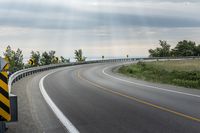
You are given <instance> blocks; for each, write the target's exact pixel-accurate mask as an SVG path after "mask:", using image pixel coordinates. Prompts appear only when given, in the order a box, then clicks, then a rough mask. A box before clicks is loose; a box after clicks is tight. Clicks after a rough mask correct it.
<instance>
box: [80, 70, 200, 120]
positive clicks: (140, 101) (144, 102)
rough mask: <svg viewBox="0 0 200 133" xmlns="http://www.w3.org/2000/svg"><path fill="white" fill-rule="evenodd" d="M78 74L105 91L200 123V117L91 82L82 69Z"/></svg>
mask: <svg viewBox="0 0 200 133" xmlns="http://www.w3.org/2000/svg"><path fill="white" fill-rule="evenodd" d="M77 76H78V78H79V79H81V80H84V81H86V82H88V83H89V84H91V85H93V86H95V87H98V88H100V89H102V90H104V91H107V92H110V93H113V94H116V95H118V96H122V97H125V98H128V99H130V100H134V101H136V102H138V103H141V104H144V105H147V106H151V107H154V108H156V109H159V110H163V111H166V112H169V113H172V114H175V115H177V116H181V117H184V118H186V119H189V120H192V121H196V122H199V123H200V119H199V118H195V117H192V116H189V115H186V114H183V113H180V112H177V111H174V110H171V109H168V108H165V107H161V106H159V105H155V104H153V103H150V102H147V101H144V100H141V99H138V98H136V97H132V96H128V95H126V94H123V93H120V92H117V91H114V90H111V89H108V88H106V87H103V86H101V85H98V84H96V83H94V82H91V81H89V80H88V79H85V78H83V77H82V76H81V74H80V71H78V73H77Z"/></svg>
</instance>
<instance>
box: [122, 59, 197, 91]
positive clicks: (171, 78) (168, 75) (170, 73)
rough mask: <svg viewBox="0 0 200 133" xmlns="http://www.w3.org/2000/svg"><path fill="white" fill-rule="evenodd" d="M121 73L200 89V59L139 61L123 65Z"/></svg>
mask: <svg viewBox="0 0 200 133" xmlns="http://www.w3.org/2000/svg"><path fill="white" fill-rule="evenodd" d="M118 72H119V73H122V74H125V75H127V76H131V77H134V78H138V79H142V80H147V81H151V82H159V83H166V84H173V85H178V86H184V87H187V88H196V89H200V60H199V59H193V60H181V61H157V62H146V63H144V62H138V63H137V64H132V65H128V66H122V67H121V68H119V70H118Z"/></svg>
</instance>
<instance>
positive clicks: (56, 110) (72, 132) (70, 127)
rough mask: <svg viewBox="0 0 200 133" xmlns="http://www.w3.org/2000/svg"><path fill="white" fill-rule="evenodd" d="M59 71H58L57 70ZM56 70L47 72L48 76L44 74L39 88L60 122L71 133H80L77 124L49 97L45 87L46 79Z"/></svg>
mask: <svg viewBox="0 0 200 133" xmlns="http://www.w3.org/2000/svg"><path fill="white" fill-rule="evenodd" d="M56 72H57V71H56ZM53 73H55V72H51V73H49V74H47V75H46V76H44V77H43V78H42V79H41V80H40V83H39V88H40V91H41V93H42V95H43V97H44V99H45V101H46V102H47V104H48V105H49V107H50V108H51V109H52V110H53V112H54V114H55V115H56V117H57V118H58V119H59V120H60V122H61V123H62V124H63V125H64V127H65V128H66V129H67V130H68V131H69V133H79V131H78V130H77V129H76V128H75V126H74V125H73V124H72V123H71V122H70V121H69V120H68V119H67V117H66V116H65V115H64V114H63V113H62V111H61V110H60V109H59V108H58V107H57V106H56V104H55V103H54V102H53V101H52V100H51V98H50V97H49V95H48V94H47V92H46V90H45V88H44V84H43V82H44V79H45V78H46V77H47V76H49V75H51V74H53Z"/></svg>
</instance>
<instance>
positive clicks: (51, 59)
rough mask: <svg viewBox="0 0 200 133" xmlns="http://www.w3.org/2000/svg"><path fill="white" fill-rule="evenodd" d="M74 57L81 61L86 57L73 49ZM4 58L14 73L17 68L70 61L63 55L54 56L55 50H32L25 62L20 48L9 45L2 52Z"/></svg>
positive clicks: (80, 51) (10, 70)
mask: <svg viewBox="0 0 200 133" xmlns="http://www.w3.org/2000/svg"><path fill="white" fill-rule="evenodd" d="M74 55H75V57H74V58H75V59H76V61H77V62H83V61H85V60H86V57H85V56H83V52H82V50H81V49H79V50H75V52H74ZM4 58H6V59H7V60H8V62H9V64H10V68H9V72H10V73H14V72H16V71H18V70H21V69H24V68H30V67H37V66H43V65H50V64H58V63H70V59H69V58H65V57H63V56H60V57H58V56H56V51H53V50H51V51H48V52H47V51H45V52H43V53H40V52H39V51H32V52H31V53H30V58H29V60H28V61H27V62H25V63H24V56H23V52H22V50H21V49H17V50H13V49H12V48H11V47H10V46H7V48H6V50H5V52H4Z"/></svg>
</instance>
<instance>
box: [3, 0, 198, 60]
mask: <svg viewBox="0 0 200 133" xmlns="http://www.w3.org/2000/svg"><path fill="white" fill-rule="evenodd" d="M199 14H200V2H199V0H165V1H163V0H87V1H86V0H0V56H2V54H3V51H4V50H5V48H6V46H7V45H10V46H11V47H12V48H13V49H17V48H20V49H21V50H23V54H24V58H25V60H27V59H28V58H29V57H30V52H31V51H32V50H34V51H40V52H44V51H50V50H55V51H56V55H57V56H61V55H62V56H64V57H67V58H71V59H73V57H74V50H75V49H83V52H84V55H85V56H87V57H88V58H89V59H92V58H93V59H96V58H101V56H102V55H104V56H105V57H125V56H126V55H127V54H128V55H129V56H130V57H146V56H148V49H150V48H155V47H157V46H158V45H159V44H158V41H159V40H166V41H168V43H169V44H171V45H172V47H174V46H175V45H176V44H177V42H178V41H181V40H184V39H187V40H192V41H195V42H197V43H198V44H200V17H199Z"/></svg>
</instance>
